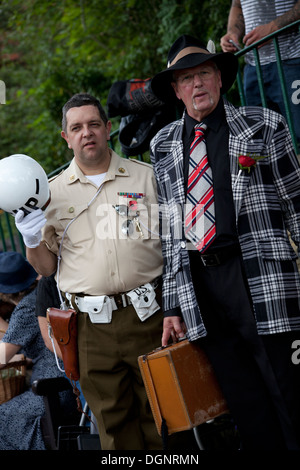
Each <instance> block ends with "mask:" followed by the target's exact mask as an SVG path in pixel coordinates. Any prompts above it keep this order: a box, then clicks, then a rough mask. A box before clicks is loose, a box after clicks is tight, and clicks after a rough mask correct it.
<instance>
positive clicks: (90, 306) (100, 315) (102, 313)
mask: <svg viewBox="0 0 300 470" xmlns="http://www.w3.org/2000/svg"><path fill="white" fill-rule="evenodd" d="M75 302H76V304H77V306H78V308H79V310H80V311H81V312H87V313H88V314H89V317H90V320H91V322H92V323H110V322H111V319H112V310H113V308H112V302H111V300H110V298H109V297H108V296H107V295H101V296H100V295H99V296H94V297H93V296H91V297H89V296H85V297H75Z"/></svg>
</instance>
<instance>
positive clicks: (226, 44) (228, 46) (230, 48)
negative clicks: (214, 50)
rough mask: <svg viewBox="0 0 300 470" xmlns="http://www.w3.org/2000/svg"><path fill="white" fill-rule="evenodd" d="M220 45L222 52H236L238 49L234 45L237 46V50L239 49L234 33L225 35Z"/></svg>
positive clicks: (236, 36) (237, 39)
mask: <svg viewBox="0 0 300 470" xmlns="http://www.w3.org/2000/svg"><path fill="white" fill-rule="evenodd" d="M231 41H232V42H231ZM220 44H221V47H222V51H223V52H231V53H234V52H237V51H238V48H237V47H236V46H235V44H236V45H238V46H239V48H241V47H240V45H239V38H238V35H237V34H234V33H227V34H225V36H223V37H222V38H221V41H220Z"/></svg>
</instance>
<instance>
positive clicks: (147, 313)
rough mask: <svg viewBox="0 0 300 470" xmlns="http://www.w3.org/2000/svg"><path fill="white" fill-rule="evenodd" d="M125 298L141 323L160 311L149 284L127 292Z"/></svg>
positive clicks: (153, 291)
mask: <svg viewBox="0 0 300 470" xmlns="http://www.w3.org/2000/svg"><path fill="white" fill-rule="evenodd" d="M127 296H128V297H129V298H130V300H131V303H132V305H133V307H134V309H135V311H136V313H137V315H138V317H139V318H140V320H141V321H145V320H146V319H147V318H149V317H151V315H153V314H154V313H155V312H157V311H158V310H159V309H160V306H159V305H158V303H157V301H156V299H155V297H156V295H155V290H154V288H153V286H152V285H151V284H150V283H147V284H144V285H143V286H140V287H137V288H136V289H133V290H131V291H130V292H127Z"/></svg>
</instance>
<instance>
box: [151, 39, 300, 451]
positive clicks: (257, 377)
mask: <svg viewBox="0 0 300 470" xmlns="http://www.w3.org/2000/svg"><path fill="white" fill-rule="evenodd" d="M168 62H169V63H168V68H167V69H166V70H164V71H163V72H160V73H159V74H157V75H156V76H155V77H154V78H153V80H152V87H153V90H154V92H155V94H156V95H157V96H158V97H160V98H162V99H165V100H168V99H169V100H171V99H174V97H175V95H176V97H177V98H178V99H179V100H182V102H183V103H184V105H185V110H184V113H183V116H182V118H181V119H179V120H178V121H175V122H173V123H171V124H169V125H168V126H166V127H165V128H164V129H162V130H161V131H160V132H159V133H158V134H157V135H156V136H155V138H154V139H153V141H152V142H151V158H152V162H153V166H154V171H155V175H156V179H157V183H158V194H159V203H160V212H161V238H162V247H163V255H164V276H163V278H164V283H163V302H164V312H165V319H164V332H163V340H162V342H163V345H166V344H167V342H168V340H169V338H170V337H172V338H173V339H177V338H179V337H181V336H183V335H184V334H185V333H186V335H187V337H188V339H189V340H190V341H197V342H198V343H199V344H200V346H202V347H203V348H204V350H205V351H206V352H207V354H208V356H209V358H210V360H211V362H212V364H213V366H214V368H215V371H216V374H217V376H218V378H219V382H220V385H221V388H222V389H223V393H224V394H225V396H226V399H227V402H228V405H229V408H230V411H231V413H232V415H233V418H234V419H235V421H236V423H237V425H238V429H239V431H240V436H241V442H242V448H244V449H299V443H300V439H299V425H300V405H299V402H300V400H299V396H300V379H299V377H300V369H299V368H300V365H299V366H298V368H297V364H293V362H292V359H291V358H292V353H293V349H292V347H293V345H294V344H297V343H296V341H297V339H299V340H300V331H299V330H300V276H299V271H298V268H297V262H296V260H297V254H296V253H295V251H294V250H293V248H292V246H291V244H290V241H289V236H288V232H289V233H290V235H291V237H292V239H293V240H294V242H295V243H296V245H297V246H298V247H299V242H300V168H299V164H298V160H297V157H296V155H295V152H294V149H293V145H292V140H291V137H290V134H289V131H288V128H287V125H286V123H285V120H284V119H283V118H282V116H280V115H279V114H277V113H274V112H272V111H270V110H268V109H264V108H254V107H252V108H250V107H242V108H236V107H234V106H233V105H232V104H230V103H229V102H228V101H226V100H225V99H223V98H222V97H221V94H223V93H225V92H226V91H227V90H228V89H229V88H230V86H231V85H232V83H233V82H234V79H235V75H236V70H237V62H236V58H235V57H234V56H233V55H231V54H229V53H225V54H224V53H220V54H215V53H210V52H209V51H208V50H207V49H206V48H205V47H204V46H203V45H202V44H201V42H200V41H198V40H197V39H195V38H192V37H190V36H186V35H184V36H181V37H180V38H178V39H177V41H175V43H174V44H173V46H172V47H171V49H170V52H169V56H168ZM216 66H217V67H216ZM200 121H201V122H202V123H204V124H205V125H206V126H207V127H208V129H207V133H206V145H207V155H208V161H209V164H210V166H211V168H212V176H213V188H214V202H215V225H216V237H215V238H214V240H213V241H212V243H211V244H210V246H209V247H208V249H207V250H206V251H205V252H200V251H198V250H196V251H195V250H194V249H193V246H192V244H191V243H190V242H189V240H187V239H186V238H185V236H184V213H185V204H186V194H187V184H188V183H187V181H188V174H187V171H188V170H187V167H188V161H189V151H188V148H189V143H190V141H191V139H192V138H193V137H192V136H191V134H192V131H191V129H193V126H194V124H195V123H196V122H200Z"/></svg>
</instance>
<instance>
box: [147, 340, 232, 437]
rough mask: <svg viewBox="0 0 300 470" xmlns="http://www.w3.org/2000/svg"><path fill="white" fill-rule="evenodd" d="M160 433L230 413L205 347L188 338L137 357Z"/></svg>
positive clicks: (182, 429)
mask: <svg viewBox="0 0 300 470" xmlns="http://www.w3.org/2000/svg"><path fill="white" fill-rule="evenodd" d="M138 363H139V367H140V370H141V374H142V377H143V381H144V384H145V388H146V392H147V396H148V399H149V402H150V406H151V409H152V414H153V417H154V420H155V423H156V427H157V431H158V434H159V435H162V433H163V431H162V425H164V429H167V433H168V434H172V433H175V432H179V431H184V430H187V429H191V428H193V427H196V426H198V425H199V424H202V423H204V422H206V421H209V420H210V419H213V418H216V417H217V416H220V415H222V414H225V413H228V408H227V404H226V402H225V399H224V397H223V395H222V392H221V390H220V387H219V385H218V382H217V379H216V377H215V375H214V372H213V370H212V366H211V364H210V362H209V361H208V358H207V357H206V355H205V353H204V352H203V351H202V349H201V348H200V347H199V346H197V345H195V344H193V343H190V342H189V341H188V340H187V339H184V340H181V341H179V342H178V343H175V344H172V345H170V346H167V347H164V348H159V349H156V350H154V351H152V352H150V353H148V354H145V355H143V356H139V357H138Z"/></svg>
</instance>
